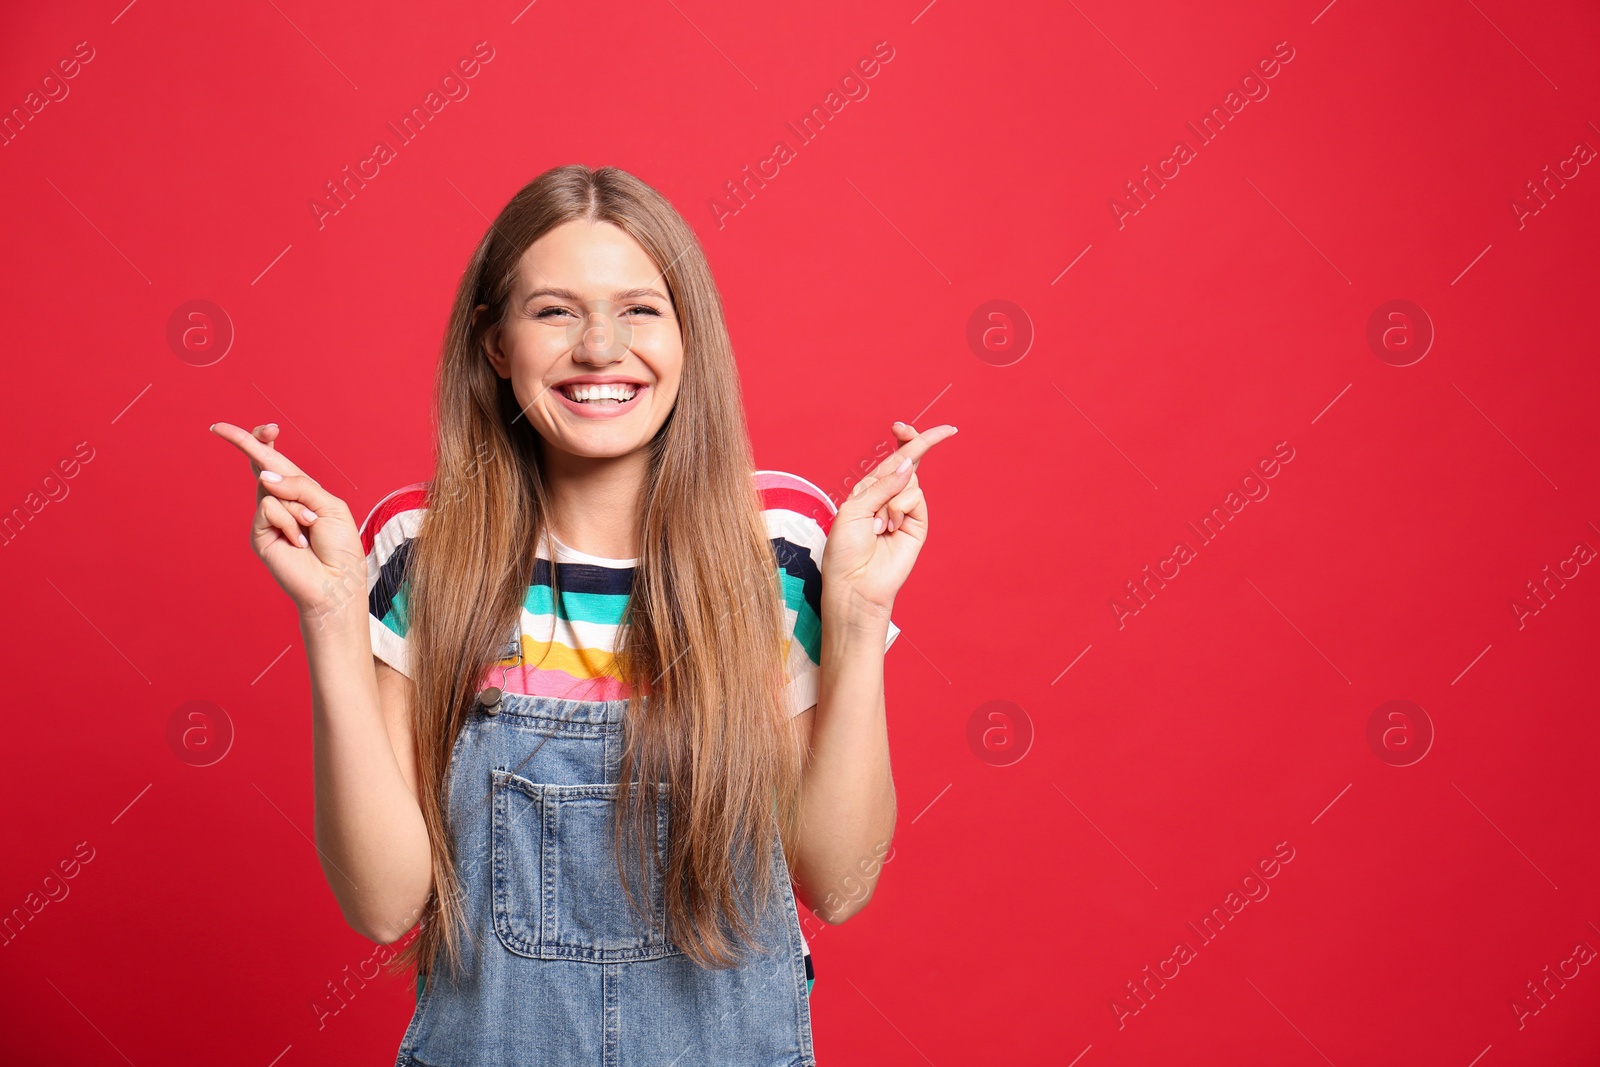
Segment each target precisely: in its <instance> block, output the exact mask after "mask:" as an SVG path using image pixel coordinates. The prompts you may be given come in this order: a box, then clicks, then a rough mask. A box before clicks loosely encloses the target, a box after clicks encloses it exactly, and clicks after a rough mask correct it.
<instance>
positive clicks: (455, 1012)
mask: <svg viewBox="0 0 1600 1067" xmlns="http://www.w3.org/2000/svg"><path fill="white" fill-rule="evenodd" d="M626 709H627V701H626V700H615V701H592V700H568V699H562V698H556V697H545V696H528V695H525V694H521V693H511V692H507V693H504V694H503V695H502V697H501V702H500V708H499V711H498V713H497V714H494V715H489V714H486V713H485V710H484V709H483V708H482V707H481V706H478V705H474V707H473V710H472V711H471V712H470V713H469V714H468V716H467V719H466V722H465V723H464V724H463V725H462V727H461V732H460V734H459V735H458V737H457V739H456V742H455V746H454V749H453V751H452V753H451V757H450V767H449V772H448V773H449V776H450V790H449V795H450V821H451V832H452V834H453V837H454V841H455V847H456V856H457V863H458V865H459V870H460V876H461V879H462V889H463V893H464V899H463V903H464V906H465V908H466V914H467V918H468V926H469V929H470V933H469V934H468V936H467V937H465V938H464V939H463V960H464V964H465V966H464V971H463V975H462V977H461V979H460V984H459V985H452V983H451V980H450V975H449V972H448V969H447V967H446V965H445V964H444V962H443V957H442V955H441V958H440V962H439V964H438V966H437V968H436V969H435V971H434V973H433V975H432V976H431V977H430V978H429V979H428V980H427V982H426V984H425V985H424V986H423V988H422V990H421V992H420V995H419V997H418V1000H417V1006H416V1011H415V1013H414V1014H413V1015H412V1018H411V1024H410V1026H408V1027H407V1028H406V1032H405V1036H404V1038H402V1040H401V1042H400V1052H399V1057H398V1058H397V1059H396V1060H395V1064H396V1067H512V1065H517V1067H534V1065H537V1067H568V1065H573V1067H577V1065H582V1067H669V1065H673V1067H707V1065H715V1067H801V1065H804V1067H813V1065H814V1064H815V1063H816V1058H815V1055H814V1053H813V1051H812V1044H811V1010H810V1002H809V998H808V996H807V985H806V971H805V963H804V959H803V949H802V942H801V933H800V923H799V917H798V915H797V913H796V909H795V899H794V891H793V889H792V888H791V886H790V881H789V871H788V865H787V863H786V861H785V858H784V855H783V852H782V850H781V845H775V847H774V849H773V854H772V855H773V877H774V879H775V880H776V884H777V886H778V892H776V893H775V894H774V896H773V900H772V906H770V907H768V908H767V910H766V912H765V914H764V915H763V916H762V917H761V922H760V924H759V930H758V936H759V938H760V939H761V940H762V941H763V942H764V943H765V944H766V945H768V946H769V948H770V951H769V952H768V953H767V954H766V955H762V954H760V953H757V952H756V951H755V950H754V949H750V950H748V951H749V955H748V956H747V958H746V962H745V964H744V965H742V966H740V967H738V968H734V969H730V970H710V969H703V968H701V967H699V966H697V965H696V964H695V963H694V961H693V960H691V959H689V957H687V956H685V955H684V954H683V953H682V951H681V950H680V949H678V948H677V947H676V946H675V945H673V944H672V942H670V941H668V940H666V938H665V937H664V936H663V935H662V934H661V932H660V929H659V927H660V925H661V924H662V916H663V904H662V899H663V897H662V888H661V883H660V875H659V874H658V873H657V872H656V871H655V870H654V867H653V865H652V868H651V875H650V881H649V892H650V898H651V904H650V907H651V908H652V912H653V915H654V916H655V920H656V924H657V928H656V929H654V930H650V929H646V928H645V927H644V925H643V923H642V922H639V921H637V917H636V916H635V915H634V914H633V913H632V912H631V911H630V909H629V907H628V901H627V897H626V896H625V895H624V894H623V890H622V884H621V882H620V881H619V879H618V875H617V868H616V861H615V859H614V858H613V852H612V849H613V834H612V829H611V820H612V817H613V814H614V808H615V804H616V792H617V782H618V781H619V780H620V765H621V754H622V741H623V737H622V730H623V715H624V712H625V711H626ZM667 795H668V788H667V786H665V785H664V786H663V787H662V796H661V802H660V806H659V818H658V819H657V825H658V826H659V828H660V840H659V847H660V849H661V853H662V855H663V856H665V854H666V846H667V829H668V807H667ZM773 836H774V840H775V841H776V840H777V833H776V829H774V835H773ZM630 873H632V872H630ZM635 891H636V892H637V889H636V890H635ZM464 932H466V931H464Z"/></svg>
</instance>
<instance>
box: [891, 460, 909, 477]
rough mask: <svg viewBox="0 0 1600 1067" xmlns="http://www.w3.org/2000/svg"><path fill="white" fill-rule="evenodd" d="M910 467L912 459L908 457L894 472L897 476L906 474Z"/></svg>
mask: <svg viewBox="0 0 1600 1067" xmlns="http://www.w3.org/2000/svg"><path fill="white" fill-rule="evenodd" d="M910 466H911V457H910V456H907V457H906V458H905V459H903V460H901V461H900V466H898V467H896V468H895V469H894V472H895V473H896V474H904V473H905V472H906V469H907V468H908V467H910Z"/></svg>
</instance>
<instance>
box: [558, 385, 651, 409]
mask: <svg viewBox="0 0 1600 1067" xmlns="http://www.w3.org/2000/svg"><path fill="white" fill-rule="evenodd" d="M641 388H643V387H642V386H637V385H630V384H626V383H621V382H617V383H608V384H606V385H558V386H556V390H557V391H558V392H559V393H560V394H561V395H562V396H564V397H566V398H567V399H568V400H570V401H572V402H573V403H575V404H590V405H592V406H594V407H611V406H617V405H621V404H626V403H627V402H628V401H630V400H632V399H633V398H634V397H635V396H637V395H638V394H639V390H640V389H641Z"/></svg>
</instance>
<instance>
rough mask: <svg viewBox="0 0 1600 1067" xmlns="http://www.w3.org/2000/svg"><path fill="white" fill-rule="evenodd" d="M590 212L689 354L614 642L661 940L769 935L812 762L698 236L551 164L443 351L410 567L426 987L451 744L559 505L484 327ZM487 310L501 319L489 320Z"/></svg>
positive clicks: (634, 834) (734, 378)
mask: <svg viewBox="0 0 1600 1067" xmlns="http://www.w3.org/2000/svg"><path fill="white" fill-rule="evenodd" d="M576 219H584V220H591V221H603V222H609V223H612V224H614V225H616V226H618V227H620V228H621V229H622V230H623V231H625V232H626V233H628V234H629V235H631V236H632V237H633V238H634V239H635V240H637V241H638V242H639V244H640V245H641V246H642V247H643V248H644V250H645V251H646V252H647V253H648V254H649V255H650V257H651V258H652V259H653V260H654V261H655V264H656V266H657V267H659V268H660V269H661V272H662V277H663V279H664V281H665V284H666V288H667V292H668V295H669V296H670V298H671V300H672V303H673V306H674V307H675V309H676V312H677V317H678V321H679V323H680V328H681V330H682V336H683V349H684V361H683V371H682V376H681V381H680V385H679V390H678V396H677V400H676V402H675V405H674V408H673V410H672V412H671V413H670V414H669V415H668V416H667V420H666V422H665V424H664V425H663V426H662V427H661V429H660V431H659V432H658V433H657V434H656V436H655V437H654V439H652V440H651V442H650V444H649V445H648V449H649V473H648V476H647V479H646V483H645V487H644V499H643V501H642V504H643V507H642V508H641V519H640V525H639V529H638V546H639V550H638V564H637V566H636V568H635V571H634V578H633V589H632V595H631V596H630V598H629V601H628V606H627V609H626V613H625V616H624V619H623V622H622V627H621V629H620V631H619V634H618V639H617V645H618V648H617V659H616V663H617V668H618V673H619V674H620V675H621V676H622V679H623V681H624V683H625V684H626V685H627V686H628V689H629V693H630V699H629V702H628V706H627V712H626V716H625V722H624V732H625V736H626V743H625V746H624V752H623V756H622V766H621V773H620V783H619V789H618V798H617V799H618V802H617V806H616V821H615V830H616V835H615V838H616V842H617V848H616V864H617V871H618V874H619V877H620V878H621V879H622V884H623V888H624V891H625V892H626V894H627V896H628V899H629V900H630V902H632V904H633V906H634V907H635V908H636V909H638V910H640V911H642V910H643V908H642V905H641V904H640V902H639V901H640V898H642V897H644V896H645V895H646V894H644V893H643V892H642V891H641V892H638V893H636V892H635V888H634V887H635V886H643V885H645V884H647V882H646V881H645V879H646V878H647V872H648V868H647V867H646V864H647V863H660V864H661V866H660V868H659V869H660V870H661V877H662V884H663V888H664V897H665V913H666V914H665V918H666V936H668V937H669V938H670V939H671V940H672V942H673V943H674V944H675V945H677V946H678V948H680V949H681V950H682V951H683V952H684V954H685V955H686V956H688V957H690V958H691V959H693V960H694V961H695V962H696V963H698V964H700V965H701V966H704V967H728V966H734V965H736V964H737V963H739V962H740V961H741V960H742V958H743V955H744V953H743V948H744V947H753V946H755V945H756V941H755V938H754V933H755V923H756V920H757V919H758V917H759V914H758V912H755V911H749V912H747V911H746V907H747V906H753V907H754V908H764V907H765V906H766V905H767V903H768V901H769V899H770V897H771V895H772V894H773V893H774V891H775V890H776V888H777V887H776V885H775V884H774V879H773V878H772V844H771V843H772V834H773V826H774V822H776V825H777V828H778V832H779V833H780V834H781V835H782V837H781V840H782V841H783V844H784V847H785V849H786V851H787V852H788V854H789V855H791V856H792V855H793V847H794V841H795V833H796V830H797V825H798V818H799V783H800V771H801V766H802V763H801V760H802V752H801V742H800V739H799V735H798V732H797V731H796V730H795V728H794V724H793V722H792V720H791V719H790V718H789V716H788V715H787V714H786V712H785V710H784V704H783V700H782V688H783V683H784V655H783V653H784V640H785V637H786V634H785V632H784V617H785V616H784V607H783V600H782V595H781V591H780V585H779V577H778V563H777V559H776V556H775V554H774V552H773V550H772V545H771V543H770V541H769V540H768V536H767V530H766V525H765V522H764V520H763V518H762V515H761V510H760V503H759V501H758V498H757V493H756V489H755V484H754V480H753V477H752V472H753V470H754V465H753V462H752V453H751V448H750V440H749V434H748V429H747V427H746V424H745V418H744V409H743V406H742V402H741V396H740V389H739V374H738V368H737V367H736V365H735V363H734V358H733V349H732V345H731V344H730V342H729V339H728V331H727V326H726V324H725V323H724V321H723V316H722V301H721V297H720V296H719V295H718V293H717V288H716V284H715V282H714V281H713V280H712V277H711V269H710V266H709V265H708V263H707V262H706V258H705V254H704V252H703V251H702V249H701V247H700V244H699V242H698V240H696V238H695V235H694V232H693V231H692V230H691V229H690V228H689V225H688V223H687V222H685V221H684V219H683V217H682V216H681V215H679V214H678V212H677V211H676V210H675V209H674V208H673V207H672V205H671V204H669V203H668V202H667V200H666V198H664V197H663V196H662V195H661V194H660V193H658V192H657V191H656V190H655V189H653V188H651V187H650V186H649V185H646V184H645V183H644V182H642V181H640V180H639V179H638V178H636V177H634V176H633V175H631V174H629V173H627V172H626V171H622V170H619V169H617V168H615V167H601V168H599V169H590V168H588V167H585V166H580V165H576V164H574V165H571V166H564V167H557V168H555V169H553V170H549V171H547V172H545V173H544V174H541V175H540V176H539V177H537V178H535V179H534V180H533V181H531V182H529V183H528V184H527V185H526V186H524V187H523V188H522V189H521V190H520V191H518V193H517V194H516V195H515V196H514V197H512V198H511V201H510V202H509V203H507V204H506V206H505V207H504V208H503V209H502V210H501V212H500V214H499V215H498V216H497V217H496V218H495V220H494V222H493V223H492V224H491V225H490V227H489V231H488V232H487V233H485V234H484V236H483V239H482V240H481V241H480V242H479V244H478V247H477V249H476V251H475V252H474V253H473V256H472V261H471V263H470V264H468V267H467V270H466V273H465V274H464V275H463V277H462V279H461V283H460V286H459V287H458V289H457V291H456V298H455V304H454V306H453V307H452V309H451V313H450V322H449V327H448V331H447V333H446V335H445V339H444V344H443V349H442V352H441V357H440V363H439V372H438V379H437V391H436V396H435V404H436V410H435V416H436V425H437V435H436V450H435V476H434V479H433V482H432V483H431V485H430V486H429V503H428V507H427V510H426V512H425V514H424V517H423V521H422V524H421V527H420V529H419V531H418V533H417V536H416V538H415V541H414V542H413V545H412V548H411V556H410V562H409V564H408V571H407V581H408V582H409V593H408V600H407V608H408V623H409V629H408V633H407V642H408V644H409V645H410V648H411V662H412V666H413V670H412V678H413V680H414V683H415V691H414V699H413V707H414V715H415V719H414V725H415V735H416V744H417V767H418V779H419V780H418V793H419V799H420V802H421V806H422V814H423V819H424V821H425V822H426V824H427V829H428V838H429V841H430V843H431V845H432V852H433V881H434V888H433V892H432V893H431V894H430V896H429V899H428V902H427V904H426V906H425V907H424V910H423V913H422V918H421V928H420V930H419V931H418V932H417V935H416V937H415V938H413V939H412V941H411V942H410V943H409V944H407V945H406V947H405V949H404V950H403V951H401V952H400V953H399V954H398V955H397V956H396V957H395V963H396V966H400V965H403V964H405V963H407V962H411V961H414V962H415V963H416V966H417V969H418V972H419V974H422V975H430V974H432V973H433V969H434V966H435V963H436V957H437V955H438V953H439V950H440V949H441V948H442V949H443V950H444V951H445V955H446V958H447V960H448V963H449V966H450V970H451V973H452V974H455V973H458V972H459V970H460V967H461V963H462V959H461V943H460V939H461V931H462V929H463V927H464V926H465V925H466V922H465V920H466V916H465V913H464V908H463V907H462V884H461V880H460V876H459V874H458V871H457V866H456V859H457V857H456V856H455V855H454V850H453V848H452V841H451V835H450V830H449V822H448V813H449V811H450V807H449V798H448V796H447V789H448V784H449V783H448V781H447V770H448V767H449V764H450V754H451V750H452V748H453V746H454V743H455V738H456V736H457V734H458V733H459V732H460V730H461V726H462V723H463V721H464V720H465V718H466V716H467V714H468V713H469V711H470V710H471V705H472V703H473V701H474V699H475V697H476V694H477V689H478V685H479V684H480V682H481V679H482V678H483V673H484V671H485V670H486V669H488V667H489V666H490V664H491V663H493V662H494V661H495V655H496V650H497V649H498V648H499V647H500V646H501V644H502V643H503V642H504V640H505V638H506V635H507V634H509V633H510V632H512V629H513V627H514V624H515V620H516V618H517V613H518V612H519V611H520V610H521V609H522V605H523V601H524V598H525V596H526V593H527V590H528V585H529V582H530V581H531V580H532V574H533V568H534V559H535V554H536V546H537V544H538V543H539V539H540V535H541V532H542V530H543V529H544V528H545V527H546V526H547V524H548V520H549V515H550V497H549V486H548V484H547V482H546V480H545V473H544V467H543V462H542V460H541V455H542V448H543V443H542V438H540V436H539V435H538V433H537V432H536V431H535V430H534V429H533V428H532V427H531V426H530V425H529V421H528V419H526V418H523V417H521V415H522V411H521V409H520V408H519V406H518V403H517V400H516V397H515V396H514V395H513V393H512V389H511V382H510V381H509V380H507V379H503V378H501V377H500V376H499V375H498V374H497V373H496V372H495V370H494V368H493V367H492V366H490V364H489V361H488V359H487V357H486V355H485V350H484V344H483V342H484V335H485V333H486V332H487V330H488V329H489V328H490V327H491V326H492V325H493V324H495V323H497V322H501V321H503V320H504V319H505V317H506V315H507V312H508V305H509V302H510V298H511V295H512V291H513V286H514V283H515V280H516V271H517V269H518V264H519V261H520V259H521V256H522V254H523V253H524V252H525V251H526V250H527V248H528V247H529V246H530V245H531V244H533V242H534V241H536V240H537V239H538V238H539V237H541V236H543V235H544V234H545V233H546V232H548V231H549V230H551V229H552V228H554V227H555V226H558V225H560V224H562V223H565V222H568V221H572V220H576ZM480 304H481V305H487V311H486V312H485V313H483V314H474V309H475V308H477V307H478V306H479V305H480ZM555 571H556V568H555V567H554V566H552V567H551V574H552V580H554V573H555ZM557 597H558V599H557V604H559V603H560V601H559V594H557ZM641 698H644V700H643V701H641ZM646 708H648V714H646V713H645V711H646ZM635 779H637V784H638V788H637V789H635V788H633V786H634V784H635ZM661 782H665V783H669V785H670V789H669V790H668V793H669V804H670V809H669V812H670V813H669V823H670V834H669V845H668V848H667V854H666V855H665V857H658V856H657V855H656V852H657V849H656V848H655V842H656V840H657V832H656V819H657V816H656V812H657V810H658V809H657V803H658V800H659V790H658V786H657V784H658V783H661ZM630 843H633V844H640V843H648V844H649V847H648V853H649V854H648V855H646V854H645V853H646V849H645V848H644V847H639V848H637V849H636V850H635V851H636V853H637V854H636V855H635V856H634V861H633V862H631V863H630V862H628V859H627V857H626V856H625V852H626V850H627V848H628V846H629V844H630ZM746 870H748V871H749V874H750V881H749V882H748V883H746V882H744V881H743V878H742V875H743V872H745V871H746ZM635 875H637V881H636V880H635V877H634V876H635Z"/></svg>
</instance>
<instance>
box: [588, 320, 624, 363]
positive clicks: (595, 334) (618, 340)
mask: <svg viewBox="0 0 1600 1067" xmlns="http://www.w3.org/2000/svg"><path fill="white" fill-rule="evenodd" d="M630 333H631V331H630V330H629V329H628V326H627V324H626V323H622V322H618V321H617V320H616V319H614V318H612V317H611V316H610V315H608V314H607V313H605V312H603V311H594V312H591V313H590V314H589V317H588V318H587V319H586V320H584V323H583V327H582V330H581V333H580V335H579V337H578V338H577V345H576V347H578V348H579V349H581V350H582V354H583V355H584V356H585V357H587V358H591V359H617V358H621V356H623V355H624V354H625V353H626V352H627V350H628V341H629V334H630Z"/></svg>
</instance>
